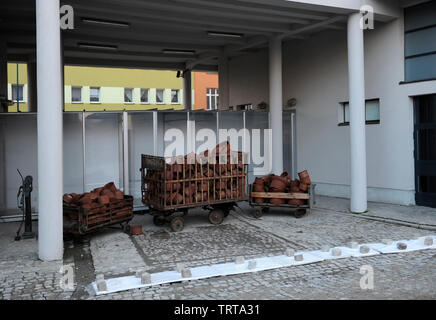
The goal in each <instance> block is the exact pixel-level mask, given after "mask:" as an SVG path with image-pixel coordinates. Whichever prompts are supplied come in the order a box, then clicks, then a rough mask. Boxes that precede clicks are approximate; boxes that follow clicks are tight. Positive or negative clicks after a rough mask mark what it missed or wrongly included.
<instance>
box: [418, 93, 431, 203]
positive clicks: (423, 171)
mask: <svg viewBox="0 0 436 320" xmlns="http://www.w3.org/2000/svg"><path fill="white" fill-rule="evenodd" d="M414 104H415V132H414V139H415V190H416V194H415V201H416V204H417V205H422V206H429V207H436V94H433V95H427V96H420V97H416V98H415V101H414Z"/></svg>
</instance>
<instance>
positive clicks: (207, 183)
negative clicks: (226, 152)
mask: <svg viewBox="0 0 436 320" xmlns="http://www.w3.org/2000/svg"><path fill="white" fill-rule="evenodd" d="M182 158H183V160H181V161H178V162H175V163H168V161H167V160H168V158H167V159H165V158H164V157H157V156H151V155H142V158H141V169H140V170H141V182H142V183H141V185H142V187H141V189H142V202H143V203H144V204H145V205H147V206H148V207H149V213H150V214H151V215H153V222H154V224H155V225H157V226H163V225H164V224H165V223H166V222H170V226H171V230H172V231H174V232H177V231H181V230H182V229H183V227H184V219H183V216H185V215H187V213H188V210H189V209H192V208H203V209H206V210H209V222H210V223H212V224H220V223H222V221H223V220H224V218H225V217H227V216H228V215H229V213H230V210H232V208H233V207H234V205H235V204H236V202H238V201H247V200H248V195H247V192H246V187H247V177H248V174H247V172H248V165H247V164H218V163H217V164H210V163H205V164H198V163H195V164H189V163H188V162H187V161H186V157H182ZM223 166H226V167H223ZM221 169H223V172H224V173H223V174H221ZM204 172H207V174H206V175H204V174H203V173H204ZM193 194H195V195H193Z"/></svg>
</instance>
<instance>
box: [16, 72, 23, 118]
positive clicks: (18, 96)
mask: <svg viewBox="0 0 436 320" xmlns="http://www.w3.org/2000/svg"><path fill="white" fill-rule="evenodd" d="M19 71H20V67H19V65H18V63H17V91H16V94H17V112H20V94H19V93H20V81H19V80H18V79H19ZM23 90H24V89H23ZM23 94H24V92H23Z"/></svg>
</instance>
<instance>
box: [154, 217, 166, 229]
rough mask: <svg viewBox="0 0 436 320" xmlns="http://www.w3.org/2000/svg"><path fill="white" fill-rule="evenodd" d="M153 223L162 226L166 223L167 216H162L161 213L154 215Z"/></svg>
mask: <svg viewBox="0 0 436 320" xmlns="http://www.w3.org/2000/svg"><path fill="white" fill-rule="evenodd" d="M153 223H154V225H155V226H158V227H162V226H163V225H165V223H166V220H165V217H164V216H160V215H159V216H154V217H153Z"/></svg>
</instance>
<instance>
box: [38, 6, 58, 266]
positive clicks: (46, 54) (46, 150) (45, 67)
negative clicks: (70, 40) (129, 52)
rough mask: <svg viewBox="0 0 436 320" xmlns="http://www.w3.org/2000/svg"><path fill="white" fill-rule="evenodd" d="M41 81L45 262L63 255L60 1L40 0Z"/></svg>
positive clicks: (41, 222) (41, 249) (40, 165)
mask: <svg viewBox="0 0 436 320" xmlns="http://www.w3.org/2000/svg"><path fill="white" fill-rule="evenodd" d="M36 57H37V81H38V219H39V220H38V248H39V258H40V259H41V260H47V261H49V260H60V259H62V256H63V230H62V194H63V152H62V148H63V143H62V91H63V88H62V86H61V68H60V67H61V61H60V59H61V56H60V26H59V0H36Z"/></svg>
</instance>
